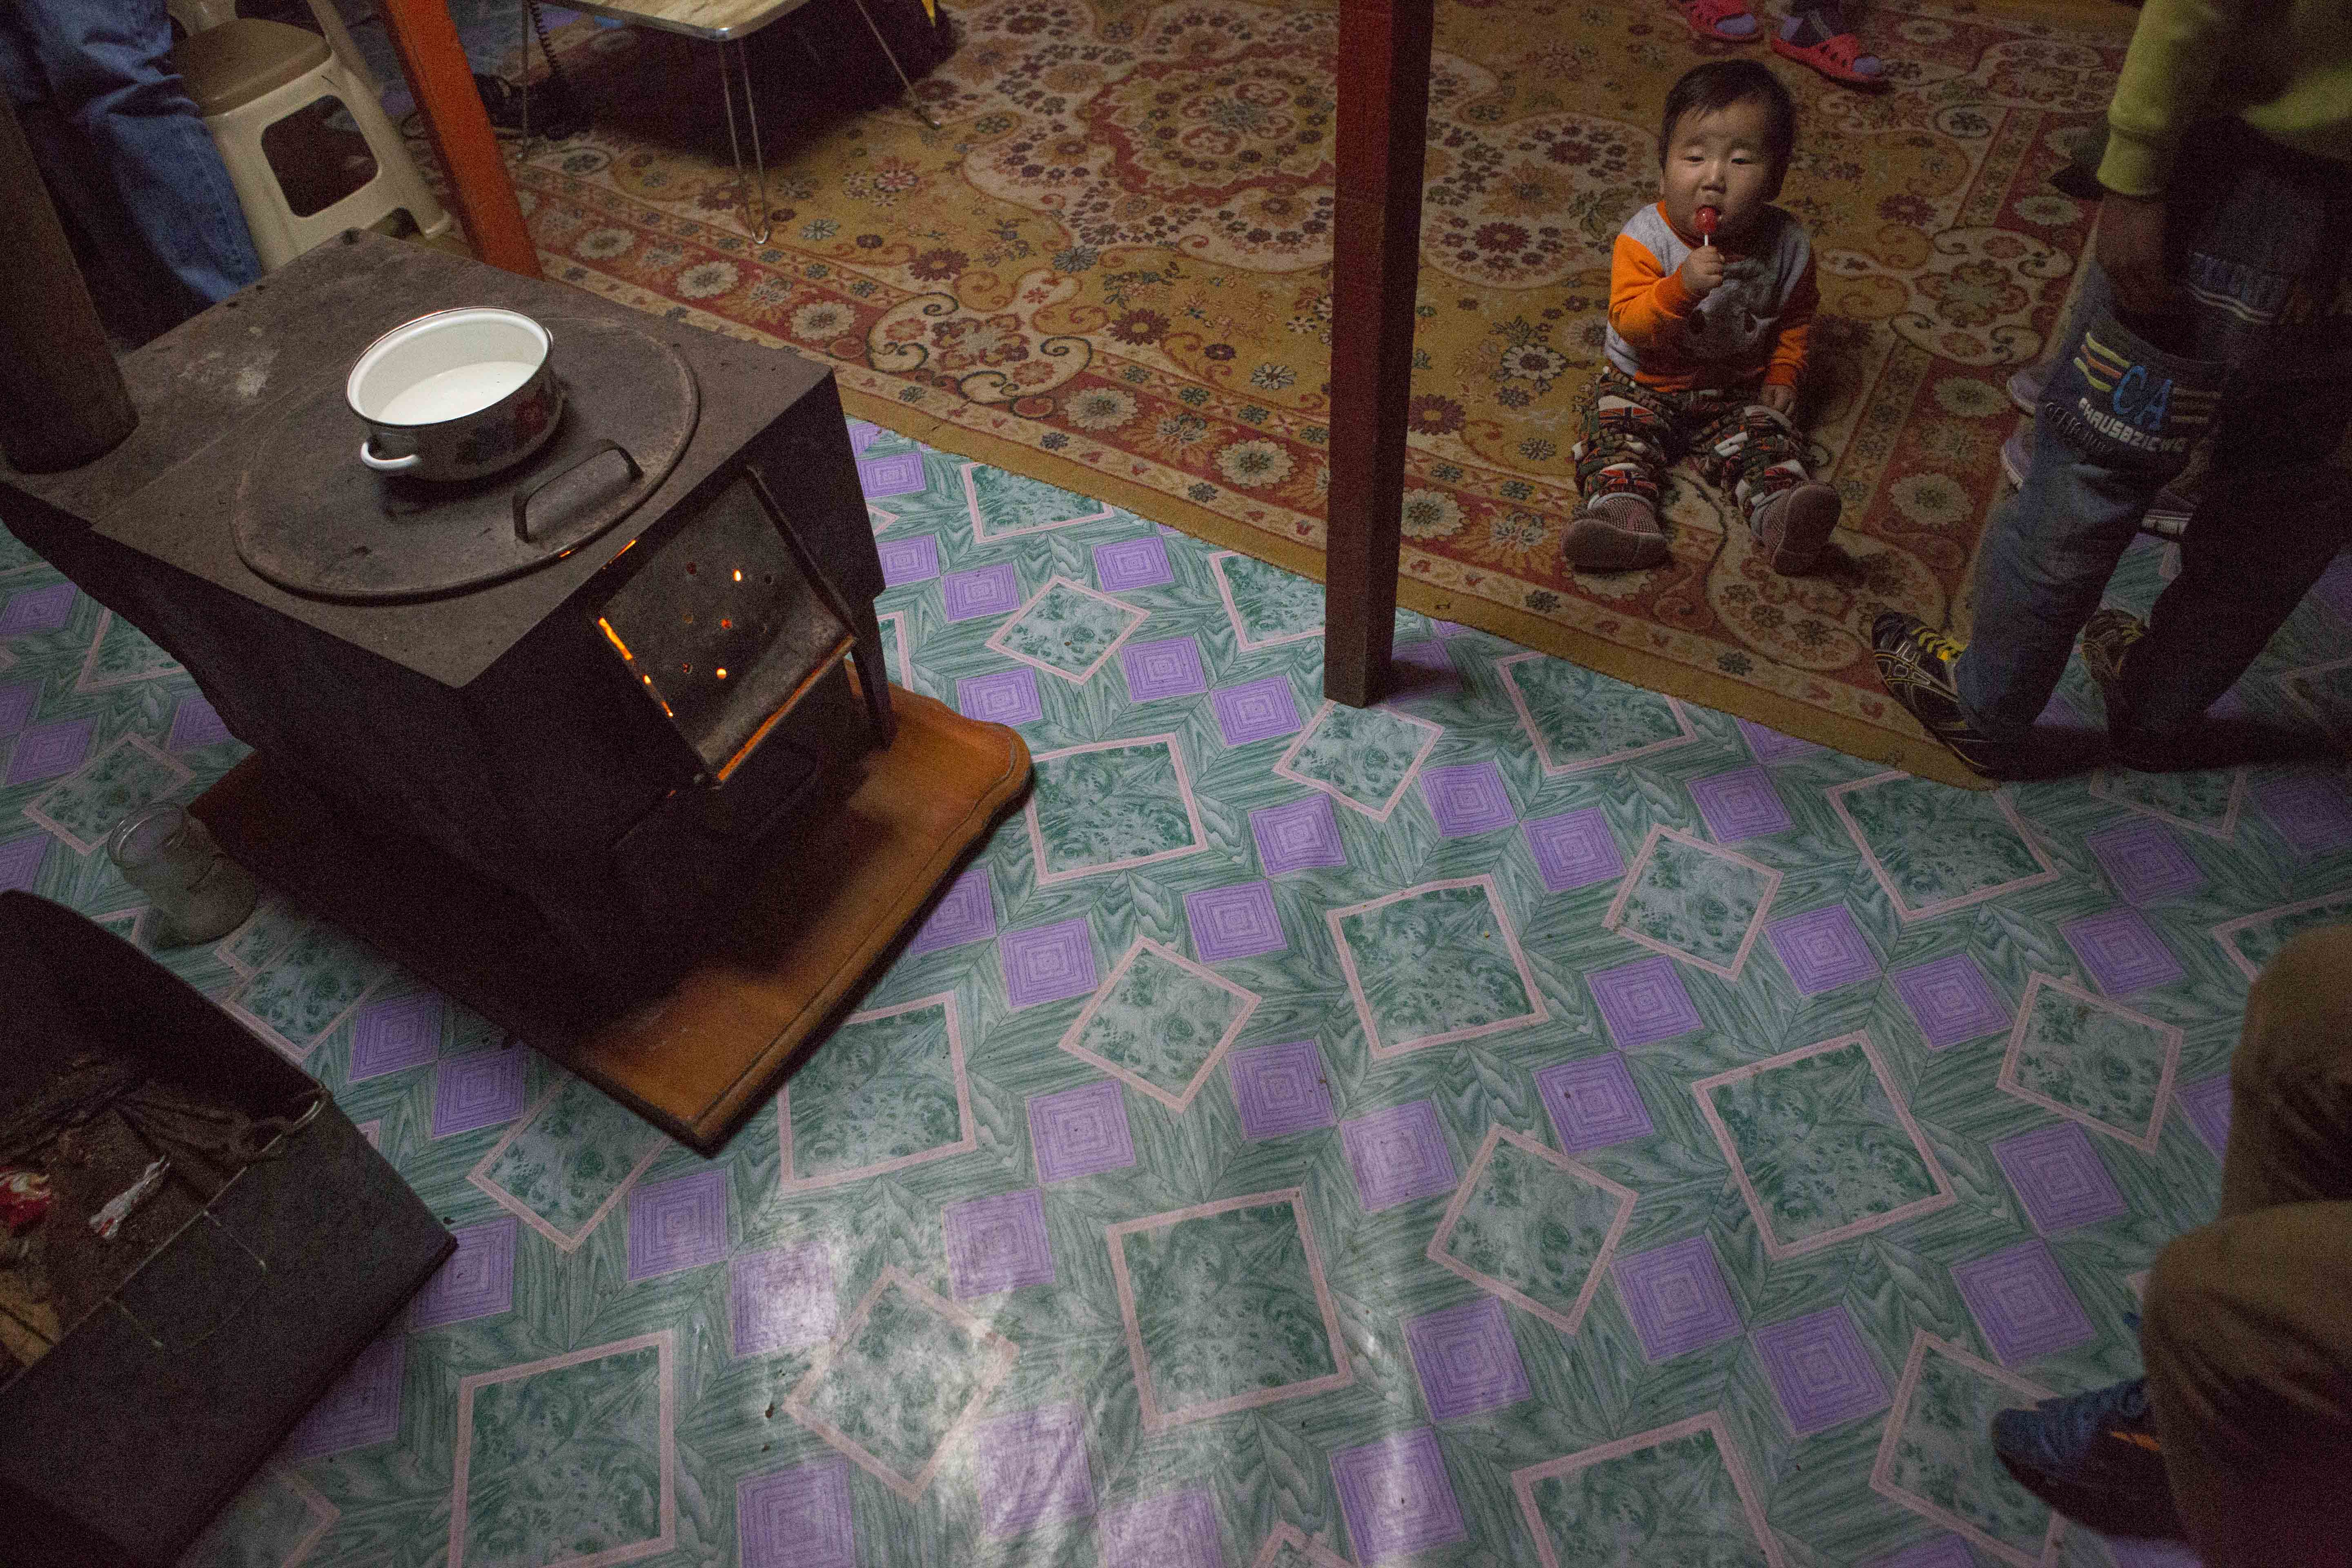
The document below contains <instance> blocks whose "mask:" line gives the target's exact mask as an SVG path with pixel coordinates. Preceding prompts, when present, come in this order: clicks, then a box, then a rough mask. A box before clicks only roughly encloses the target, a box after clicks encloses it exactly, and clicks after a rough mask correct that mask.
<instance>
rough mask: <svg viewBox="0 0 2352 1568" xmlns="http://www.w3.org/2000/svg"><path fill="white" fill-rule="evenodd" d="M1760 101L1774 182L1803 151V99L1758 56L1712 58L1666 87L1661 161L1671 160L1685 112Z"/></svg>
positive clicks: (1660, 133)
mask: <svg viewBox="0 0 2352 1568" xmlns="http://www.w3.org/2000/svg"><path fill="white" fill-rule="evenodd" d="M1751 99H1753V100H1759V101H1760V102H1762V104H1763V105H1764V116H1765V126H1766V129H1765V140H1766V145H1767V148H1768V150H1769V152H1770V153H1771V154H1772V176H1773V183H1774V184H1775V185H1776V186H1777V185H1778V184H1779V183H1780V176H1782V175H1784V174H1787V173H1788V172H1789V159H1790V155H1791V154H1793V153H1795V152H1796V150H1797V103H1796V100H1794V99H1792V98H1790V96H1789V89H1787V88H1785V87H1782V86H1781V85H1780V78H1779V77H1776V76H1774V75H1773V74H1772V73H1771V72H1770V71H1769V70H1766V69H1765V68H1763V67H1762V66H1760V65H1759V64H1757V63H1756V62H1755V61H1754V60H1709V61H1707V63H1706V64H1705V65H1703V66H1696V67H1693V68H1691V69H1689V70H1686V71H1685V72H1684V73H1683V75H1682V79H1681V80H1679V81H1677V82H1675V85H1674V86H1673V87H1671V88H1668V89H1666V110H1665V114H1664V118H1662V119H1661V120H1660V121H1658V161H1659V162H1660V163H1664V162H1665V158H1666V146H1667V143H1669V142H1672V141H1673V140H1674V137H1675V126H1676V125H1677V124H1679V123H1681V121H1682V118H1683V116H1684V115H1685V114H1712V113H1714V112H1715V111H1716V110H1719V109H1729V108H1730V107H1731V106H1732V105H1733V104H1735V103H1746V102H1748V100H1751Z"/></svg>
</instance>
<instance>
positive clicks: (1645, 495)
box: [1561, 60, 1838, 574]
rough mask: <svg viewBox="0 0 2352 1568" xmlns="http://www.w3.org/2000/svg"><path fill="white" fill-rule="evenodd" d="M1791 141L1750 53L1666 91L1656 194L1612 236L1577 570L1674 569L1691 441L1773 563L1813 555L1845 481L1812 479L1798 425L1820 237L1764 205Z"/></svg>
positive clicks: (1793, 132) (1579, 463) (1786, 102)
mask: <svg viewBox="0 0 2352 1568" xmlns="http://www.w3.org/2000/svg"><path fill="white" fill-rule="evenodd" d="M1796 141H1797V109H1796V105H1795V103H1794V102H1793V101H1791V100H1790V97H1789V91H1788V89H1786V88H1784V87H1782V86H1781V85H1780V82H1779V81H1777V80H1776V79H1774V78H1773V76H1772V73H1771V72H1770V71H1769V70H1767V69H1765V68H1763V67H1762V66H1760V65H1758V64H1756V63H1755V62H1754V61H1752V60H1715V61H1710V62H1709V63H1707V64H1706V65H1703V66H1700V67H1699V68H1697V69H1696V70H1693V71H1690V72H1688V73H1687V74H1685V76H1684V77H1683V78H1682V79H1681V80H1679V81H1677V82H1675V85H1674V87H1673V88H1672V89H1670V90H1669V91H1668V92H1667V94H1666V108H1665V115H1664V122H1663V124H1662V125H1661V127H1660V129H1659V132H1658V155H1659V159H1660V161H1661V162H1662V163H1664V177H1663V178H1662V179H1661V180H1660V181H1659V200H1658V201H1657V202H1656V203H1654V205H1649V206H1645V207H1643V209H1642V210H1641V211H1639V212H1637V213H1635V214H1634V215H1633V216H1632V217H1630V218H1628V219H1626V220H1625V226H1624V227H1623V228H1622V229H1620V230H1618V232H1617V247H1616V254H1615V256H1614V257H1613V258H1612V262H1611V265H1610V271H1609V339H1608V347H1607V353H1608V363H1607V364H1606V365H1604V366H1603V367H1602V368H1601V374H1600V375H1599V376H1598V377H1597V378H1595V380H1594V381H1593V383H1592V384H1591V386H1590V387H1588V388H1587V389H1586V391H1585V394H1584V397H1583V400H1582V401H1581V403H1580V405H1578V414H1579V416H1580V423H1581V436H1582V439H1580V441H1579V442H1578V443H1577V446H1576V449H1575V453H1574V456H1575V458H1576V479H1577V484H1578V486H1579V488H1580V489H1581V490H1582V491H1583V494H1584V503H1583V505H1582V506H1580V507H1579V508H1578V509H1577V512H1576V515H1575V517H1574V518H1572V519H1570V521H1569V525H1568V532H1567V535H1566V537H1565V539H1564V541H1563V542H1562V546H1561V548H1562V551H1563V552H1564V553H1565V555H1566V556H1567V560H1568V564H1569V565H1570V567H1572V568H1574V569H1576V570H1578V571H1583V572H1612V571H1625V570H1630V569H1633V568H1635V567H1643V566H1657V565H1662V564H1664V562H1665V560H1666V555H1667V552H1666V536H1665V534H1664V531H1662V530H1661V529H1660V528H1659V526H1658V489H1659V481H1660V479H1662V478H1663V477H1664V472H1665V468H1666V465H1667V464H1668V463H1670V462H1672V461H1673V460H1674V459H1675V456H1676V454H1677V451H1678V449H1682V448H1687V449H1688V450H1689V451H1690V453H1691V454H1692V457H1693V460H1694V462H1695V463H1696V467H1697V468H1698V471H1699V473H1700V474H1701V475H1703V476H1704V477H1705V478H1706V479H1708V480H1709V481H1710V482H1712V483H1714V484H1717V485H1720V486H1723V487H1725V488H1727V489H1729V490H1730V492H1731V494H1732V498H1733V500H1735V501H1736V502H1737V503H1738V508H1739V511H1740V515H1741V516H1742V517H1744V518H1745V519H1746V520H1747V521H1748V528H1749V529H1750V530H1752V531H1754V533H1755V535H1756V538H1757V542H1758V543H1759V546H1760V548H1761V550H1762V552H1763V554H1764V559H1765V560H1766V561H1767V562H1768V563H1769V564H1770V565H1771V567H1772V569H1773V570H1774V571H1775V572H1780V573H1784V574H1797V573H1802V572H1808V571H1811V569H1812V566H1813V563H1815V562H1816V561H1817V560H1818V559H1820V556H1821V552H1822V545H1823V544H1825V543H1826V542H1828V540H1829V536H1830V531H1831V530H1832V528H1834V527H1836V526H1837V520H1838V498H1837V492H1836V491H1835V490H1833V489H1830V487H1829V486H1827V485H1824V484H1817V483H1814V482H1813V481H1812V479H1811V477H1810V476H1808V475H1807V474H1806V472H1805V466H1804V463H1803V461H1802V460H1801V452H1802V451H1803V442H1802V441H1801V439H1800V437H1798V434H1797V427H1796V423H1795V419H1794V415H1795V411H1796V406H1797V378H1798V375H1799V374H1800V373H1801V372H1802V370H1803V369H1804V364H1805V335H1806V332H1807V331H1808V330H1809V329H1810V328H1811V325H1812V320H1813V309H1814V305H1815V303H1816V301H1817V300H1818V298H1819V296H1818V294H1817V293H1816V291H1815V289H1814V286H1813V253H1812V246H1811V242H1810V241H1809V240H1808V239H1807V238H1806V237H1805V230H1804V227H1803V226H1802V225H1801V224H1799V223H1798V222H1797V220H1796V218H1795V217H1793V216H1790V214H1789V213H1787V212H1785V211H1783V210H1782V209H1780V208H1779V207H1776V206H1774V205H1771V202H1772V198H1773V197H1774V196H1777V195H1780V180H1781V177H1782V176H1783V175H1784V174H1787V173H1788V171H1789V157H1790V153H1792V152H1793V151H1794V150H1795V147H1796Z"/></svg>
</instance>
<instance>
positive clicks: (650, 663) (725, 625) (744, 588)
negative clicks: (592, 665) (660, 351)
mask: <svg viewBox="0 0 2352 1568" xmlns="http://www.w3.org/2000/svg"><path fill="white" fill-rule="evenodd" d="M627 559H628V556H627V555H626V554H625V555H624V556H623V557H622V558H621V562H616V563H615V564H616V565H617V564H620V563H623V562H626V561H627ZM599 626H600V627H601V629H602V630H603V632H604V637H605V640H606V641H607V642H608V643H609V644H610V645H611V647H613V649H614V651H615V652H616V653H617V654H618V655H619V656H620V658H622V659H623V660H624V661H625V663H626V664H627V666H628V668H629V671H630V673H631V675H632V676H633V677H634V678H635V681H636V683H637V688H638V689H639V690H641V691H642V692H644V693H645V695H646V698H647V700H650V701H652V702H653V703H654V704H655V705H656V707H657V708H658V709H659V710H660V711H661V713H662V716H663V718H664V720H665V721H667V723H668V724H669V725H670V726H671V727H672V728H673V729H675V730H676V731H677V734H678V736H679V737H680V739H682V740H683V741H684V742H686V744H687V745H688V747H690V748H691V749H692V750H693V752H694V753H695V754H696V755H697V756H698V757H699V758H700V759H701V763H702V772H703V773H704V775H705V776H706V777H707V778H709V779H711V780H716V781H719V782H724V781H725V780H727V779H728V778H729V777H730V776H731V775H732V774H733V773H735V772H736V771H737V770H738V769H739V768H740V767H741V766H742V765H743V763H745V762H746V761H747V760H748V758H749V756H750V754H751V750H752V748H754V747H755V746H757V745H758V744H759V743H760V742H761V738H762V737H763V736H764V735H765V734H766V733H767V732H768V731H769V730H771V729H772V727H773V726H774V725H775V723H776V722H777V721H778V720H780V719H781V718H782V717H783V715H784V714H786V713H788V712H789V711H791V710H792V708H793V704H794V703H795V702H796V701H798V700H800V699H801V697H802V696H803V695H804V694H805V693H806V692H808V691H809V690H810V689H812V688H813V687H814V685H815V683H816V681H817V679H819V678H820V677H822V676H824V674H826V673H827V672H828V671H830V670H832V669H835V668H838V667H839V666H840V664H841V662H842V660H843V659H844V658H846V657H847V655H848V653H849V650H850V648H851V647H852V645H853V643H854V641H855V638H854V637H853V635H852V633H851V631H850V626H849V620H848V617H847V615H846V613H845V611H844V610H843V609H842V608H841V607H840V601H839V599H838V596H837V595H835V594H834V593H833V592H832V590H831V587H830V585H829V584H826V583H825V582H824V579H823V577H822V576H821V575H820V574H819V573H818V571H817V569H816V566H815V564H814V562H812V561H810V560H809V559H808V557H807V556H806V554H805V552H803V551H802V550H801V549H800V548H799V546H798V543H797V542H796V541H794V540H793V539H792V538H791V537H790V535H789V534H788V533H787V532H786V525H785V523H784V521H783V519H782V516H781V515H780V514H779V512H778V511H777V510H776V509H775V508H774V507H773V505H772V502H771V500H770V498H769V496H768V494H767V491H766V489H765V488H764V487H763V486H762V485H761V483H760V482H759V480H758V479H755V478H754V477H753V476H752V475H751V474H750V473H749V472H748V471H747V472H739V473H738V474H737V475H736V477H735V478H734V479H733V480H732V481H731V482H730V483H728V484H727V485H726V486H725V487H724V488H723V489H720V490H719V493H718V495H717V496H716V498H714V499H713V500H711V501H710V502H709V504H708V505H707V506H705V507H704V508H703V509H702V510H701V511H700V512H699V513H697V514H695V515H692V516H689V517H688V518H687V519H686V520H685V521H684V523H683V525H682V526H680V527H679V528H678V529H677V531H675V532H673V533H671V534H670V536H669V537H668V538H667V540H665V541H664V542H662V543H661V544H660V545H658V546H656V547H655V548H654V550H653V552H652V554H651V555H650V556H649V557H648V558H647V559H646V561H645V563H643V564H642V565H640V566H639V567H638V568H637V570H636V573H635V575H633V576H631V577H630V578H629V579H628V581H627V582H626V583H625V584H623V585H622V586H621V588H620V589H619V590H618V591H617V592H615V593H614V595H613V596H612V597H611V598H610V599H608V600H606V601H605V604H604V615H603V616H602V618H601V619H600V621H599Z"/></svg>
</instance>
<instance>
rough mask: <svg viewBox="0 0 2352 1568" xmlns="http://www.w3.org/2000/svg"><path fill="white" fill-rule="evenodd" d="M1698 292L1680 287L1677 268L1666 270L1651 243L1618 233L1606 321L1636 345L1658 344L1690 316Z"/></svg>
mask: <svg viewBox="0 0 2352 1568" xmlns="http://www.w3.org/2000/svg"><path fill="white" fill-rule="evenodd" d="M1697 303H1698V296H1697V295H1696V294H1694V293H1692V292H1691V291H1690V290H1689V289H1685V288H1684V287H1683V279H1682V274H1681V273H1680V272H1668V271H1666V270H1664V268H1661V267H1660V266H1659V265H1658V258H1656V257H1655V256H1653V255H1652V254H1650V247H1648V246H1646V245H1643V243H1642V242H1641V241H1640V240H1638V239H1635V238H1634V237H1633V236H1631V235H1625V234H1621V235H1619V236H1618V237H1617V247H1616V249H1615V250H1614V251H1612V253H1611V255H1610V258H1609V324H1610V325H1611V326H1612V327H1614V328H1616V329H1617V335H1618V336H1619V337H1621V338H1622V339H1624V340H1625V341H1626V342H1629V343H1631V344H1633V346H1634V347H1635V348H1637V349H1647V348H1660V347H1664V346H1667V345H1668V344H1669V343H1671V342H1674V338H1673V334H1674V333H1675V331H1676V330H1677V329H1679V328H1680V327H1681V325H1682V324H1683V322H1685V321H1688V320H1689V319H1690V313H1691V310H1692V308H1693V307H1694V306H1696V304H1697Z"/></svg>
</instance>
